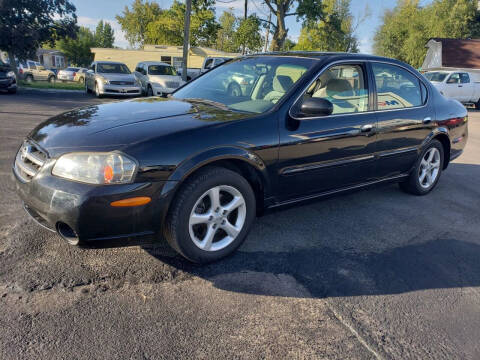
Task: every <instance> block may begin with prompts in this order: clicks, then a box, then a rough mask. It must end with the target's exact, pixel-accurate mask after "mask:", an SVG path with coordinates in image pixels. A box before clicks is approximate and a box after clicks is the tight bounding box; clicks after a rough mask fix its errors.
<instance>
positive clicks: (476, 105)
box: [475, 99, 480, 110]
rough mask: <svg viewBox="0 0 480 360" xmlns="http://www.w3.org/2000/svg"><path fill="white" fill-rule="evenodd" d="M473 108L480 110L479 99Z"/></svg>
mask: <svg viewBox="0 0 480 360" xmlns="http://www.w3.org/2000/svg"><path fill="white" fill-rule="evenodd" d="M475 109H476V110H480V99H478V101H477V102H476V103H475Z"/></svg>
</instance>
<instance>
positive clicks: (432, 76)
mask: <svg viewBox="0 0 480 360" xmlns="http://www.w3.org/2000/svg"><path fill="white" fill-rule="evenodd" d="M447 75H448V73H444V72H429V73H426V74H425V77H426V78H427V79H428V80H430V81H434V82H442V81H443V80H445V78H446V77H447Z"/></svg>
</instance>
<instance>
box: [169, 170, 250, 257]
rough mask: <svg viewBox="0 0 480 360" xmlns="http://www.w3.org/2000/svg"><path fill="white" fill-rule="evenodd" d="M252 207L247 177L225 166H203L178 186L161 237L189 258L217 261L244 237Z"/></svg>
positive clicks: (237, 245)
mask: <svg viewBox="0 0 480 360" xmlns="http://www.w3.org/2000/svg"><path fill="white" fill-rule="evenodd" d="M255 208H256V205H255V195H254V193H253V190H252V188H251V186H250V184H249V183H248V181H247V180H245V179H244V178H243V177H242V176H240V175H239V174H237V173H236V172H234V171H231V170H228V169H225V168H219V167H212V168H206V169H203V170H200V171H199V172H198V173H197V174H196V175H194V176H193V177H192V178H191V179H189V180H187V182H186V183H185V184H184V185H183V186H182V188H181V189H180V191H179V193H178V195H177V196H176V198H175V200H174V202H173V205H172V207H171V209H170V211H169V214H168V216H167V219H166V223H165V237H166V239H167V241H168V243H169V244H170V245H171V246H172V247H173V248H174V249H175V250H176V251H177V252H179V253H180V254H181V255H183V256H184V257H185V258H187V259H188V260H190V261H193V262H197V263H208V262H211V261H215V260H219V259H221V258H223V257H225V256H227V255H229V254H230V253H232V252H233V251H235V250H236V249H237V248H238V247H239V246H240V245H241V244H242V242H243V241H244V240H245V238H246V236H247V234H248V232H249V230H250V228H251V225H252V222H253V220H254V219H255Z"/></svg>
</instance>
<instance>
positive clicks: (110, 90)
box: [98, 84, 142, 96]
mask: <svg viewBox="0 0 480 360" xmlns="http://www.w3.org/2000/svg"><path fill="white" fill-rule="evenodd" d="M98 90H99V92H100V94H101V95H115V96H136V95H141V93H142V89H141V87H140V86H125V85H111V84H101V85H100V87H99V89H98Z"/></svg>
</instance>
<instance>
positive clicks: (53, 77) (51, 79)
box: [48, 76, 55, 84]
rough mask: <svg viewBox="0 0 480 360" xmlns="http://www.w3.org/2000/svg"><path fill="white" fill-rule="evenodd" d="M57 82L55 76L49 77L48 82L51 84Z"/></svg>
mask: <svg viewBox="0 0 480 360" xmlns="http://www.w3.org/2000/svg"><path fill="white" fill-rule="evenodd" d="M54 81H55V76H49V77H48V82H49V83H50V84H51V83H53V82H54Z"/></svg>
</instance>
